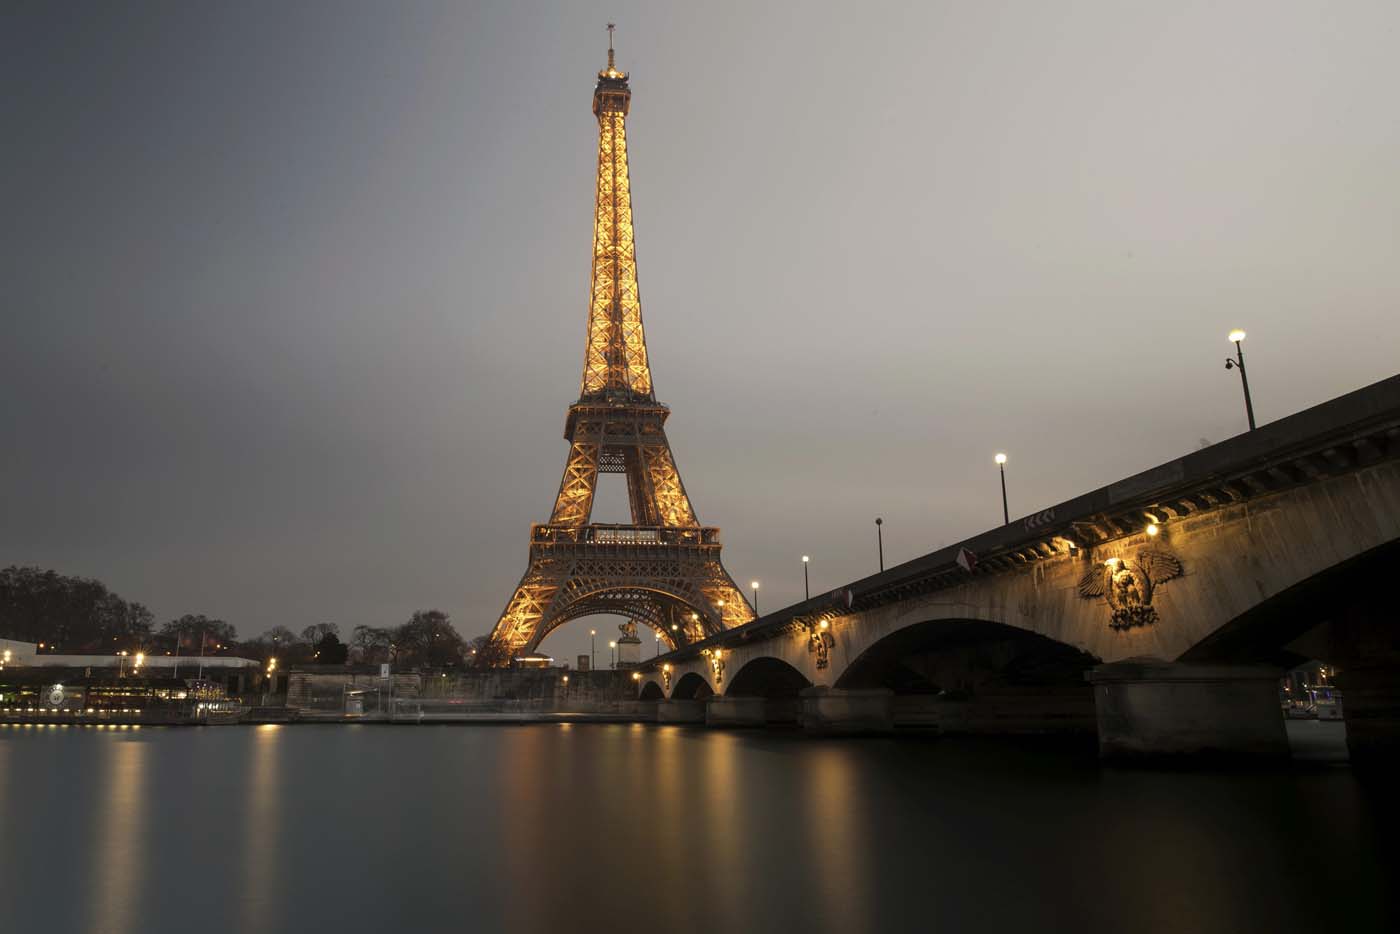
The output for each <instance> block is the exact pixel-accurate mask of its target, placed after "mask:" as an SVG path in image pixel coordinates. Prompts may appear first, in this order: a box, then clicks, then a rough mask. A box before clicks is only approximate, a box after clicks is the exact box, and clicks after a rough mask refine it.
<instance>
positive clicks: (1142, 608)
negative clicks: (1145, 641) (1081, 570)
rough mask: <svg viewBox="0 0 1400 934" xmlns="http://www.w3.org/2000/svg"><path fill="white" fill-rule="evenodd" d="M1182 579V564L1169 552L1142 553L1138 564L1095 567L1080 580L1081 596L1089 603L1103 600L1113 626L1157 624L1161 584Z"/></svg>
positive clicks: (1119, 561)
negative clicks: (1155, 597) (1155, 604)
mask: <svg viewBox="0 0 1400 934" xmlns="http://www.w3.org/2000/svg"><path fill="white" fill-rule="evenodd" d="M1180 576H1181V561H1179V560H1178V559H1177V557H1176V555H1172V554H1168V553H1167V552H1165V551H1140V552H1138V555H1137V560H1136V563H1135V564H1129V563H1128V562H1127V561H1124V560H1123V559H1122V558H1109V559H1108V560H1107V561H1105V562H1104V563H1103V564H1101V565H1096V566H1095V567H1093V568H1091V569H1090V570H1089V572H1088V573H1087V574H1085V575H1084V576H1083V577H1082V578H1080V580H1079V595H1080V596H1081V597H1084V598H1085V599H1086V600H1092V599H1094V598H1095V597H1103V598H1104V599H1105V600H1107V601H1108V605H1109V608H1110V609H1111V610H1112V616H1111V618H1110V619H1109V626H1111V627H1112V628H1114V629H1130V628H1132V627H1133V626H1150V625H1151V624H1153V623H1155V622H1157V611H1156V610H1154V609H1153V608H1152V591H1153V590H1154V588H1156V586H1157V585H1158V584H1161V583H1163V582H1164V581H1169V580H1171V579H1172V578H1174V577H1180Z"/></svg>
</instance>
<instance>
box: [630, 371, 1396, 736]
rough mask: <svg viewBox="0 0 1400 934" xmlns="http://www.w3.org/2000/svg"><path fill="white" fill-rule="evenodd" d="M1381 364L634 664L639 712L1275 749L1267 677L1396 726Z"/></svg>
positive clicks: (1386, 407) (1392, 511) (1390, 386)
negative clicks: (1337, 693)
mask: <svg viewBox="0 0 1400 934" xmlns="http://www.w3.org/2000/svg"><path fill="white" fill-rule="evenodd" d="M1397 579H1400V376H1396V377H1392V378H1390V379H1388V380H1385V381H1383V382H1380V383H1376V384H1374V385H1372V386H1369V387H1367V388H1365V389H1361V390H1359V391H1357V392H1353V393H1351V394H1349V395H1346V396H1343V397H1340V398H1338V399H1334V400H1332V401H1330V402H1327V403H1324V404H1322V405H1319V406H1316V407H1315V408H1312V409H1308V410H1306V411H1303V412H1300V413H1298V414H1296V415H1293V416H1290V417H1288V418H1285V419H1282V420H1280V421H1278V422H1274V423H1272V424H1269V425H1265V426H1263V427H1261V428H1259V429H1258V430H1256V431H1252V432H1249V433H1247V434H1243V435H1240V436H1238V437H1235V438H1231V439H1230V440H1228V441H1224V442H1222V443H1220V444H1216V445H1213V446H1211V447H1207V448H1204V449H1201V450H1199V451H1195V452H1193V453H1191V454H1188V455H1186V456H1185V457H1181V458H1178V459H1177V460H1173V461H1170V462H1168V463H1166V464H1162V465H1161V466H1159V467H1155V468H1153V469H1151V470H1147V471H1145V472H1143V473H1140V474H1137V475H1135V476H1131V477H1128V478H1126V479H1124V480H1121V481H1119V482H1117V483H1114V484H1111V485H1109V486H1107V487H1104V488H1102V489H1098V490H1094V491H1093V492H1091V493H1086V494H1084V495H1082V496H1079V497H1076V498H1074V499H1071V500H1069V501H1068V502H1064V503H1059V504H1056V505H1054V506H1052V507H1050V508H1048V509H1044V510H1041V511H1039V512H1036V513H1035V514H1033V515H1031V516H1027V517H1025V518H1022V519H1018V520H1016V521H1014V522H1012V523H1011V524H1009V525H1007V526H1004V527H1001V528H997V529H993V530H990V531H987V532H984V533H983V534H981V535H977V536H975V537H973V538H971V539H968V540H967V541H964V542H961V543H959V544H957V545H954V546H951V547H948V548H944V549H941V550H939V551H935V552H933V553H931V554H927V555H924V556H923V557H920V558H917V559H915V560H913V561H909V562H907V563H905V564H902V565H899V566H898V567H893V568H890V569H889V570H887V571H884V572H883V573H880V574H876V575H874V576H872V577H867V578H865V579H863V580H858V581H854V582H852V583H851V584H849V585H847V586H846V587H843V588H840V589H838V590H837V591H835V592H833V593H831V594H825V595H822V596H819V597H814V598H813V599H811V600H807V601H805V602H803V603H799V604H796V605H794V606H790V607H787V608H785V609H782V610H779V611H777V612H774V613H770V614H768V615H766V616H763V617H761V618H759V619H757V620H755V621H753V622H752V623H749V624H747V625H744V626H740V627H737V628H734V629H730V630H727V631H725V632H723V633H721V634H720V635H718V636H714V637H712V638H710V639H707V640H705V641H703V642H699V643H696V644H694V645H691V646H688V647H686V648H683V649H681V650H678V651H675V652H672V653H670V654H667V655H663V656H660V657H659V658H656V659H652V660H648V661H647V662H646V663H645V664H644V665H643V666H642V667H641V668H640V670H639V672H638V678H637V683H638V687H639V689H640V691H641V698H642V699H644V700H645V699H653V700H657V701H659V703H658V704H657V710H658V713H657V716H658V719H659V720H661V721H663V722H666V721H673V722H696V721H704V722H708V723H711V724H714V725H756V724H762V723H766V722H796V723H801V724H802V725H803V726H804V727H805V728H807V729H810V730H816V731H822V730H840V731H861V730H866V729H888V728H891V727H899V726H915V725H923V726H931V727H937V728H940V729H943V730H959V731H986V732H1020V731H1045V730H1086V731H1092V730H1095V729H1097V732H1098V735H1099V742H1100V748H1101V751H1102V752H1103V753H1104V754H1106V755H1132V754H1159V753H1187V752H1217V753H1227V754H1228V753H1238V754H1262V755H1287V751H1288V746H1287V737H1286V734H1285V732H1284V727H1283V719H1282V714H1281V705H1280V702H1279V694H1278V691H1279V687H1278V677H1279V676H1280V674H1281V673H1282V670H1283V669H1284V668H1286V667H1291V666H1293V665H1296V664H1299V663H1301V662H1302V661H1305V660H1308V659H1317V660H1320V661H1323V662H1325V663H1326V664H1328V665H1332V666H1335V667H1336V668H1337V669H1339V670H1340V674H1339V675H1338V684H1339V685H1340V687H1341V689H1342V693H1343V698H1344V701H1343V708H1344V711H1345V719H1346V721H1347V732H1348V740H1349V743H1350V745H1351V749H1352V758H1353V760H1354V761H1357V760H1359V759H1363V758H1366V757H1372V758H1381V757H1387V758H1388V757H1393V756H1394V755H1395V751H1396V743H1397V735H1398V733H1400V711H1398V710H1397V691H1396V687H1395V685H1396V683H1397V680H1398V679H1400V628H1398V627H1397V624H1396V610H1395V603H1394V600H1393V598H1392V596H1391V594H1390V589H1391V587H1392V586H1394V582H1395V581H1397Z"/></svg>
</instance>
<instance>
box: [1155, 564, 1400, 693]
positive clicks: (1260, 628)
mask: <svg viewBox="0 0 1400 934" xmlns="http://www.w3.org/2000/svg"><path fill="white" fill-rule="evenodd" d="M1396 567H1400V540H1396V541H1392V542H1388V543H1386V544H1384V545H1380V546H1378V547H1376V548H1372V549H1369V550H1368V551H1365V552H1363V553H1361V554H1359V555H1356V556H1353V557H1348V558H1344V559H1342V560H1340V561H1338V562H1337V563H1335V564H1332V565H1330V566H1328V567H1325V568H1322V569H1321V570H1318V571H1316V572H1315V573H1313V574H1310V575H1308V576H1307V577H1304V578H1303V579H1301V580H1299V581H1297V582H1296V583H1293V584H1292V585H1291V586H1288V587H1285V588H1283V589H1281V590H1279V591H1277V592H1275V593H1273V594H1271V595H1270V596H1268V597H1266V598H1265V599H1263V600H1261V601H1260V602H1259V603H1257V604H1255V605H1254V606H1252V607H1250V608H1249V609H1247V610H1245V611H1244V612H1243V613H1241V614H1239V615H1238V616H1236V617H1234V618H1233V619H1231V620H1229V621H1227V622H1225V623H1224V624H1223V625H1221V626H1220V627H1219V628H1217V629H1216V630H1215V631H1214V632H1212V633H1210V634H1209V635H1208V636H1206V637H1205V638H1204V639H1202V640H1200V641H1199V642H1197V643H1196V644H1195V645H1194V646H1192V647H1191V648H1190V649H1189V650H1188V651H1186V652H1185V653H1184V654H1183V655H1182V656H1181V659H1180V660H1181V661H1184V662H1197V663H1208V664H1251V663H1261V662H1262V663H1268V664H1275V665H1279V666H1282V667H1284V668H1292V667H1294V666H1295V665H1298V664H1301V663H1302V662H1305V661H1308V660H1310V659H1316V660H1319V661H1325V662H1331V663H1333V664H1338V665H1343V666H1345V665H1348V664H1358V663H1366V662H1370V661H1374V660H1376V659H1377V658H1378V657H1380V656H1385V655H1391V656H1394V655H1400V652H1397V651H1396V649H1395V648H1393V647H1391V646H1392V645H1393V637H1392V636H1391V635H1390V633H1391V631H1392V630H1391V624H1390V623H1389V622H1388V621H1389V620H1390V619H1392V618H1393V616H1394V609H1393V607H1394V598H1393V597H1392V596H1391V594H1390V591H1391V589H1392V588H1393V583H1392V578H1393V575H1394V569H1395V568H1396Z"/></svg>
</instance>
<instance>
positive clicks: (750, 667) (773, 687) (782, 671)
mask: <svg viewBox="0 0 1400 934" xmlns="http://www.w3.org/2000/svg"><path fill="white" fill-rule="evenodd" d="M811 686H812V682H811V681H810V680H808V678H807V676H806V675H804V674H803V673H802V672H800V671H798V670H797V669H796V668H794V667H793V666H792V665H790V664H788V663H787V662H785V661H783V660H782V659H781V658H774V657H773V656H771V655H761V656H759V657H758V658H753V659H750V660H749V661H747V662H745V663H744V667H742V668H740V669H739V670H738V671H736V672H735V673H734V675H733V677H732V678H730V680H729V686H728V687H727V688H725V691H724V693H725V695H726V696H729V697H797V696H798V694H800V693H801V692H802V689H803V688H809V687H811Z"/></svg>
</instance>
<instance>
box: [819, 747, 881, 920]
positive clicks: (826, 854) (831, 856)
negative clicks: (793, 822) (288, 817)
mask: <svg viewBox="0 0 1400 934" xmlns="http://www.w3.org/2000/svg"><path fill="white" fill-rule="evenodd" d="M807 751H808V752H809V753H810V756H811V757H810V759H809V760H808V762H807V763H806V764H807V768H806V769H805V770H804V771H803V776H804V779H805V785H806V787H805V788H804V789H803V792H804V793H803V802H804V814H803V818H804V824H805V825H806V832H807V835H808V836H809V838H810V840H811V848H812V852H813V857H814V858H813V859H812V860H811V863H812V865H813V867H814V870H813V871H814V872H815V873H816V874H817V875H818V877H819V878H817V879H815V880H814V882H815V884H814V885H813V886H812V892H813V894H814V897H815V898H817V899H818V900H820V901H821V903H822V914H823V916H824V917H825V918H826V919H827V922H828V923H827V925H826V927H827V929H828V930H832V931H841V932H858V931H864V930H868V929H869V928H870V924H871V912H872V909H873V907H874V906H872V905H870V904H869V903H868V893H869V892H870V890H871V888H870V885H871V880H870V879H869V867H868V865H867V864H866V860H865V859H864V854H866V853H869V852H871V850H870V847H871V846H872V841H870V840H869V839H868V831H867V829H866V825H865V824H864V823H863V821H862V818H861V812H862V807H861V800H860V787H859V777H858V776H857V775H856V771H855V757H854V756H852V755H851V751H850V749H847V748H840V747H833V746H825V747H822V746H813V747H812V748H811V749H810V750H807Z"/></svg>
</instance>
